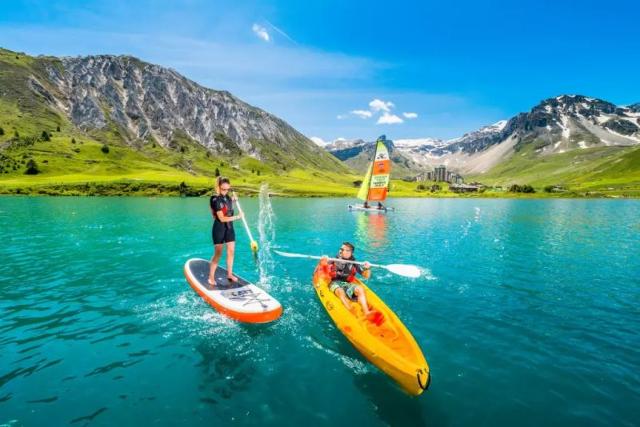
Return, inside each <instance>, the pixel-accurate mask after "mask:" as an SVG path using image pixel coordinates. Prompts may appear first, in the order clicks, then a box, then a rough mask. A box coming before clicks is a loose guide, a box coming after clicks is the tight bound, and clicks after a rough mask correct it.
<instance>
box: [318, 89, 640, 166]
mask: <svg viewBox="0 0 640 427" xmlns="http://www.w3.org/2000/svg"><path fill="white" fill-rule="evenodd" d="M394 146H395V149H396V151H399V152H400V154H401V155H402V156H404V157H405V158H407V159H409V160H411V161H413V163H414V164H416V165H418V168H432V167H434V166H437V165H441V164H444V165H447V166H448V167H449V168H450V169H452V170H455V171H457V172H460V173H462V174H465V175H479V174H484V173H487V172H489V171H491V170H492V168H494V167H496V166H498V165H501V164H504V163H505V162H508V161H509V160H510V159H513V158H514V156H515V155H516V154H519V155H521V156H528V157H535V158H536V159H539V160H540V161H544V159H545V158H548V156H553V155H557V154H562V153H569V152H574V153H575V154H577V153H578V152H581V151H584V150H589V149H593V148H606V147H632V146H640V103H638V104H633V105H630V106H627V107H622V106H616V105H614V104H612V103H610V102H607V101H603V100H600V99H596V98H590V97H586V96H582V95H562V96H558V97H555V98H550V99H546V100H544V101H542V102H541V103H540V104H538V105H536V106H535V107H533V108H532V109H531V110H530V111H529V112H528V113H520V114H518V115H516V116H515V117H513V118H511V119H509V120H502V121H499V122H497V123H495V124H493V125H490V126H485V127H482V128H480V129H479V130H477V131H474V132H470V133H467V134H464V135H463V136H461V137H459V138H455V139H451V140H439V139H433V138H424V139H407V140H397V141H394ZM328 149H329V150H330V151H331V152H334V151H335V150H332V149H331V146H329V147H328ZM354 152H355V151H354V148H350V149H343V150H342V151H341V154H342V155H341V156H340V158H341V159H343V160H345V158H347V159H348V157H349V156H348V154H350V153H354ZM600 153H602V154H604V153H607V150H601V151H600ZM638 167H639V168H640V165H638Z"/></svg>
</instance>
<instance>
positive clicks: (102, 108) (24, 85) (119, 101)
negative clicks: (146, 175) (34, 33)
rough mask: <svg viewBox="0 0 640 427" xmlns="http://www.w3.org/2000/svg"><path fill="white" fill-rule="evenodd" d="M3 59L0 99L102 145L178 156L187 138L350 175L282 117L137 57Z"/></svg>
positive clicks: (223, 152)
mask: <svg viewBox="0 0 640 427" xmlns="http://www.w3.org/2000/svg"><path fill="white" fill-rule="evenodd" d="M0 53H1V54H2V59H3V60H0V100H2V101H5V102H7V103H16V104H17V106H18V110H19V112H20V114H21V115H23V116H24V117H26V116H28V115H32V117H31V119H32V120H42V119H44V118H45V117H46V118H47V119H48V120H49V121H51V120H53V121H57V122H59V123H60V124H62V123H63V122H64V121H68V122H69V123H70V124H71V125H72V126H74V127H75V128H76V129H78V130H79V131H82V132H84V133H86V134H88V135H91V136H92V137H94V138H97V139H98V140H105V141H107V140H108V141H114V139H115V140H117V141H119V142H121V143H122V144H125V145H127V146H130V147H134V148H141V147H143V146H144V145H145V144H149V143H153V144H158V145H159V146H161V147H163V148H165V149H167V150H172V149H174V150H175V149H176V147H177V144H176V140H178V139H180V140H187V141H190V142H191V143H194V144H197V145H200V146H201V147H203V148H204V149H206V150H207V152H209V153H210V154H211V155H214V156H222V157H234V156H235V157H240V156H250V157H253V158H255V159H257V160H259V161H264V162H269V163H271V164H275V165H276V166H279V167H283V168H287V167H289V168H293V167H296V166H298V167H307V166H313V167H314V168H319V169H329V170H333V171H345V170H346V169H345V168H344V166H343V165H342V164H340V162H338V161H336V160H335V159H334V158H333V157H332V156H330V155H328V154H327V153H326V152H325V151H324V150H322V149H321V148H319V147H317V146H316V145H315V144H314V143H313V142H311V141H310V140H309V139H308V138H307V137H305V136H304V135H302V134H301V133H300V132H298V131H296V130H295V129H294V128H292V127H291V126H290V125H288V124H287V123H286V122H284V121H283V120H281V119H279V118H278V117H275V116H273V115H272V114H269V113H267V112H265V111H263V110H261V109H259V108H256V107H253V106H251V105H249V104H247V103H245V102H243V101H241V100H240V99H238V98H236V97H235V96H233V95H232V94H230V93H229V92H226V91H218V90H212V89H208V88H205V87H203V86H200V85H199V84H197V83H195V82H193V81H191V80H189V79H187V78H185V77H184V76H182V75H180V74H179V73H177V72H176V71H174V70H171V69H168V68H165V67H161V66H158V65H154V64H149V63H146V62H143V61H141V60H139V59H137V58H134V57H131V56H113V55H97V56H86V57H74V58H70V57H65V58H55V57H42V56H41V57H30V56H28V55H24V54H17V53H15V52H11V51H7V50H2V51H1V52H0ZM34 112H35V114H32V113H34ZM56 118H59V120H57V119H56ZM9 119H11V118H9ZM5 127H6V126H5ZM14 127H15V126H14ZM18 127H19V125H18ZM18 127H16V129H18Z"/></svg>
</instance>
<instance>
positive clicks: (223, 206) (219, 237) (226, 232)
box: [209, 176, 242, 286]
mask: <svg viewBox="0 0 640 427" xmlns="http://www.w3.org/2000/svg"><path fill="white" fill-rule="evenodd" d="M230 189H231V183H230V182H229V178H224V177H221V176H219V177H218V178H216V195H214V196H211V199H209V207H210V208H211V214H212V215H213V229H212V230H211V235H212V237H213V247H214V253H213V257H212V258H211V264H210V267H209V284H210V285H211V286H215V283H216V269H217V268H218V263H219V262H220V258H222V248H223V247H224V245H227V279H229V281H230V282H237V281H238V278H237V277H236V276H234V275H233V255H234V253H235V249H236V233H235V230H234V229H233V221H236V220H238V219H241V218H242V213H240V215H233V200H232V198H231V197H230V196H229V190H230Z"/></svg>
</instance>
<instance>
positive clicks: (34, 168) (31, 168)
mask: <svg viewBox="0 0 640 427" xmlns="http://www.w3.org/2000/svg"><path fill="white" fill-rule="evenodd" d="M26 166H27V170H25V171H24V173H25V174H27V175H37V174H39V173H40V170H39V169H38V164H37V163H36V161H35V160H33V159H29V161H28V162H27V165H26Z"/></svg>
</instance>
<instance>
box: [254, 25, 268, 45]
mask: <svg viewBox="0 0 640 427" xmlns="http://www.w3.org/2000/svg"><path fill="white" fill-rule="evenodd" d="M251 29H252V30H253V32H254V33H255V35H256V36H258V37H260V38H261V39H262V40H264V41H266V42H268V41H269V40H271V37H270V36H269V33H268V32H267V29H266V28H265V27H263V26H262V25H258V24H253V26H252V27H251Z"/></svg>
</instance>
